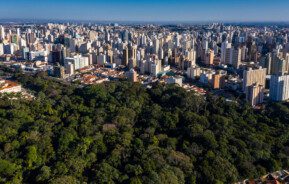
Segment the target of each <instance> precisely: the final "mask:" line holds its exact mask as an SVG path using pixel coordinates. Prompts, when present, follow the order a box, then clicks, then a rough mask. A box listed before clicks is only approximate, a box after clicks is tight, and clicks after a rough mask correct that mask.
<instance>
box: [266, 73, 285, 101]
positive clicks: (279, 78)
mask: <svg viewBox="0 0 289 184" xmlns="http://www.w3.org/2000/svg"><path fill="white" fill-rule="evenodd" d="M270 99H271V100H273V101H284V100H288V99H289V75H272V76H271V79H270Z"/></svg>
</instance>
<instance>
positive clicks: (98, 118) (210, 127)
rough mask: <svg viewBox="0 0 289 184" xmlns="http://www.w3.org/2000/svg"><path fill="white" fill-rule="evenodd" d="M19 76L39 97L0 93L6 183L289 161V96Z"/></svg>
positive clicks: (205, 174)
mask: <svg viewBox="0 0 289 184" xmlns="http://www.w3.org/2000/svg"><path fill="white" fill-rule="evenodd" d="M15 79H16V80H18V81H19V82H20V83H21V84H22V85H23V86H24V87H25V88H26V89H30V90H31V91H33V92H34V94H35V97H36V98H35V99H34V100H27V99H13V98H11V97H9V96H7V95H2V97H1V98H0V183H53V184H54V183H55V184H56V183H57V184H59V183H67V184H70V183H71V184H73V183H132V184H140V183H152V184H155V183H160V184H161V183H168V184H170V183H171V184H175V183H202V184H205V183H233V182H236V181H239V180H241V179H244V178H255V177H258V176H260V175H263V174H266V173H267V172H269V171H276V170H279V169H281V168H283V169H285V168H288V167H289V126H288V124H289V106H288V104H281V103H272V104H270V105H268V106H267V107H266V109H265V110H262V111H254V110H253V109H252V108H251V107H249V106H248V105H247V104H242V103H232V102H226V101H225V100H224V99H222V98H219V97H214V96H211V95H207V96H206V97H205V98H204V97H202V96H197V95H195V94H194V93H193V92H187V91H185V90H184V89H182V88H179V87H175V86H170V85H166V86H163V85H156V86H153V87H152V88H151V89H146V88H144V87H142V86H141V84H137V83H135V84H133V83H129V82H110V83H104V84H99V85H90V86H86V87H83V88H78V87H77V86H74V85H68V84H63V83H61V82H59V81H56V80H54V79H50V78H48V77H46V76H45V75H42V74H38V75H35V76H28V75H17V76H15Z"/></svg>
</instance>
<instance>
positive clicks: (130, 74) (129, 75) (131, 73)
mask: <svg viewBox="0 0 289 184" xmlns="http://www.w3.org/2000/svg"><path fill="white" fill-rule="evenodd" d="M126 76H127V78H128V80H129V81H131V82H137V81H138V80H137V73H136V71H134V69H133V68H132V69H130V70H129V71H128V72H127V73H126Z"/></svg>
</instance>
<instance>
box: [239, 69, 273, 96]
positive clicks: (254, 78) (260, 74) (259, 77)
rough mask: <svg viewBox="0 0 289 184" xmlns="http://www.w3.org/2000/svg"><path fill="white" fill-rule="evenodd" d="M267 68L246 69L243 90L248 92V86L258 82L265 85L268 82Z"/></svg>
mask: <svg viewBox="0 0 289 184" xmlns="http://www.w3.org/2000/svg"><path fill="white" fill-rule="evenodd" d="M266 71H267V70H266V68H262V67H260V68H258V69H252V68H249V69H248V70H244V72H243V92H245V94H247V93H248V87H249V86H252V85H253V84H258V85H261V86H264V87H265V82H266Z"/></svg>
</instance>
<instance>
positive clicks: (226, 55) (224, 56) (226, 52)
mask: <svg viewBox="0 0 289 184" xmlns="http://www.w3.org/2000/svg"><path fill="white" fill-rule="evenodd" d="M231 47H232V45H231V43H228V41H226V42H223V43H222V47H221V63H222V64H228V63H229V62H230V61H229V60H228V59H230V54H231V53H230V50H231Z"/></svg>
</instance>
